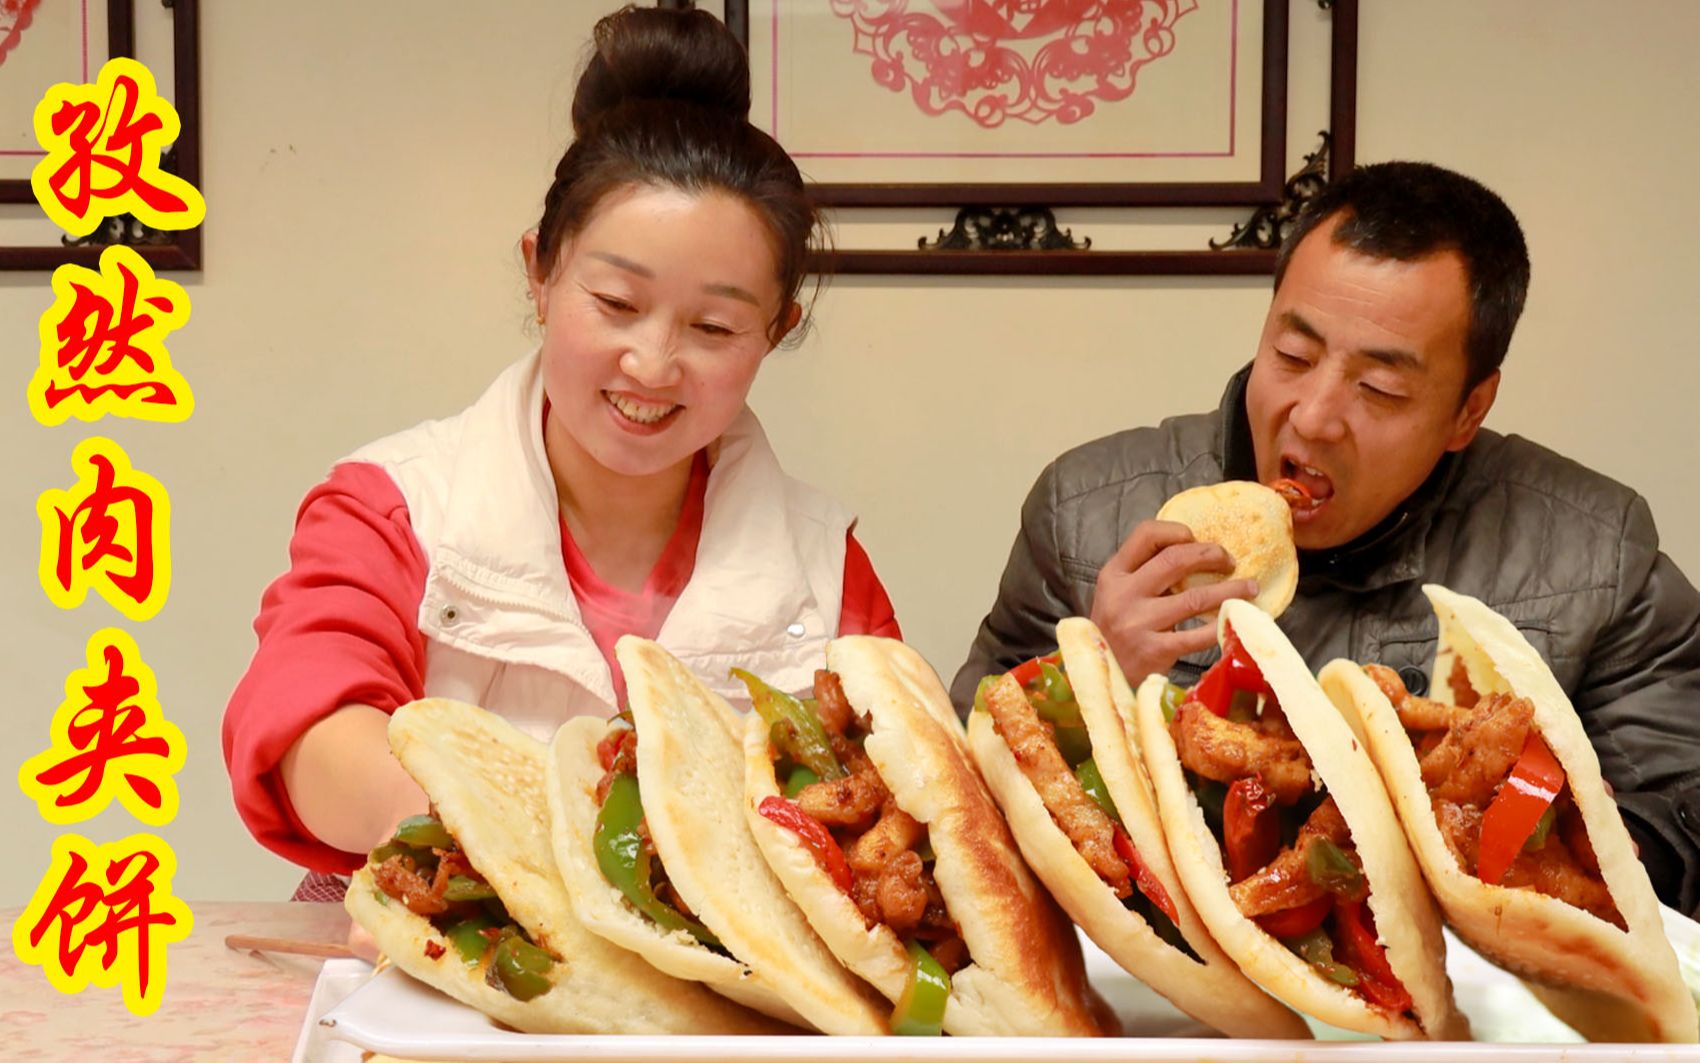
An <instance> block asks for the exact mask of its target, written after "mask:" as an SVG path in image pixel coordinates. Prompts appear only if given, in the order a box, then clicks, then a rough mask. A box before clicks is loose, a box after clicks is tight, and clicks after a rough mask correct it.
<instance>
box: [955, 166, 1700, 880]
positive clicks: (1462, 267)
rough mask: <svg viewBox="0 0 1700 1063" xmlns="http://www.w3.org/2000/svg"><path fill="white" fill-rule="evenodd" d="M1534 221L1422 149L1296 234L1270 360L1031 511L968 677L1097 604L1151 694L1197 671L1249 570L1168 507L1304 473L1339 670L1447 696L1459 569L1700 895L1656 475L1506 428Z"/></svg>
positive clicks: (1307, 562) (1695, 759)
mask: <svg viewBox="0 0 1700 1063" xmlns="http://www.w3.org/2000/svg"><path fill="white" fill-rule="evenodd" d="M1528 279H1529V261H1528V253H1527V251H1526V249H1525V245H1524V242H1523V234H1522V231H1521V229H1520V228H1519V226H1518V224H1517V220H1516V218H1515V217H1514V216H1513V215H1512V213H1511V211H1510V210H1509V208H1507V207H1506V205H1505V204H1504V203H1503V202H1502V201H1501V200H1500V199H1499V198H1498V197H1497V196H1495V195H1494V194H1493V193H1492V192H1490V191H1488V190H1487V189H1486V188H1483V187H1482V186H1481V185H1479V184H1477V183H1476V182H1474V181H1472V180H1470V179H1468V178H1466V177H1462V176H1460V175H1458V174H1455V173H1451V172H1449V171H1446V170H1443V169H1440V168H1438V167H1435V166H1430V165H1427V164H1421V163H1383V164H1379V165H1375V166H1367V167H1363V168H1361V169H1359V170H1356V171H1355V172H1353V173H1352V174H1350V175H1348V176H1347V177H1346V178H1345V179H1343V180H1341V181H1339V182H1337V183H1335V184H1333V185H1331V186H1329V187H1328V188H1327V189H1325V190H1324V191H1323V192H1322V193H1321V194H1320V195H1319V196H1318V197H1317V198H1316V199H1315V200H1313V201H1312V203H1311V204H1310V205H1309V206H1308V207H1307V209H1306V211H1305V212H1304V214H1303V215H1301V217H1300V219H1299V220H1298V222H1297V223H1296V225H1295V227H1294V230H1293V232H1292V233H1291V234H1290V235H1289V237H1288V239H1287V240H1286V242H1285V244H1284V246H1283V247H1282V249H1281V255H1280V258H1279V260H1278V262H1277V264H1276V269H1275V295H1274V300H1273V302H1272V303H1271V305H1270V308H1269V314H1268V318H1267V320H1266V321H1265V322H1264V326H1263V335H1262V338H1261V339H1260V340H1259V342H1258V347H1257V354H1256V357H1255V358H1254V359H1253V361H1252V363H1251V365H1250V366H1248V367H1246V368H1244V369H1242V370H1241V371H1240V372H1239V373H1237V374H1235V375H1234V377H1233V378H1232V379H1231V380H1230V381H1229V382H1228V388H1227V391H1226V392H1225V393H1224V395H1223V397H1222V403H1221V406H1220V408H1219V409H1218V410H1217V411H1216V412H1215V413H1212V414H1197V415H1191V416H1182V417H1175V418H1171V419H1169V420H1166V421H1164V422H1163V423H1162V424H1161V425H1159V426H1158V427H1156V428H1142V429H1135V430H1133V431H1128V432H1121V433H1118V434H1116V435H1113V436H1109V437H1107V438H1104V439H1099V440H1096V441H1094V442H1091V443H1087V444H1086V445H1084V446H1081V447H1078V448H1076V449H1074V450H1071V451H1069V452H1068V453H1066V454H1064V455H1063V456H1062V457H1060V458H1058V459H1057V460H1056V461H1055V462H1053V463H1052V464H1051V465H1050V467H1049V468H1047V469H1046V470H1045V471H1044V473H1043V474H1041V476H1040V477H1039V480H1038V483H1037V484H1035V485H1034V487H1033V490H1032V491H1031V493H1030V494H1029V495H1028V497H1027V501H1026V503H1025V504H1024V506H1023V507H1022V520H1021V531H1020V533H1019V535H1018V536H1017V538H1016V541H1015V546H1014V548H1013V549H1012V550H1011V552H1010V558H1009V563H1008V566H1007V567H1006V569H1005V570H1004V574H1003V580H1002V583H1001V585H1000V587H999V590H998V597H997V600H996V602H995V603H994V604H993V606H992V611H991V613H990V614H989V615H988V616H987V617H986V619H985V621H984V623H983V624H982V625H981V627H980V632H979V634H978V636H977V637H976V638H975V640H974V645H973V648H972V650H971V652H970V653H969V657H968V661H967V663H966V664H965V665H963V667H962V670H961V671H960V672H959V673H958V674H957V677H956V681H955V683H954V685H953V689H952V694H953V697H954V699H955V701H956V703H957V706H958V709H959V711H966V710H967V708H968V706H969V705H970V704H971V702H972V700H973V694H974V687H975V684H976V683H977V682H978V680H979V679H980V677H981V676H983V675H987V674H990V673H993V672H998V671H1003V670H1006V669H1009V668H1011V667H1013V666H1014V665H1016V664H1017V663H1019V662H1020V661H1022V660H1025V659H1027V658H1029V657H1032V656H1034V655H1036V654H1040V653H1045V652H1049V651H1050V650H1051V649H1052V648H1054V646H1055V642H1056V634H1055V631H1054V625H1055V623H1056V621H1057V620H1059V619H1061V618H1062V617H1065V616H1070V615H1089V616H1090V617H1091V618H1092V619H1093V621H1094V622H1096V623H1097V624H1098V626H1099V627H1100V628H1102V629H1103V631H1104V634H1105V637H1106V638H1107V639H1108V640H1109V642H1110V644H1111V647H1112V648H1113V649H1114V651H1115V653H1116V656H1117V658H1118V659H1119V660H1120V662H1121V665H1122V668H1123V670H1124V671H1125V672H1126V673H1127V675H1128V676H1129V678H1130V679H1132V680H1133V681H1134V682H1135V683H1137V682H1138V680H1139V679H1140V678H1141V677H1143V676H1145V675H1147V674H1149V673H1152V672H1168V673H1170V674H1171V676H1172V677H1173V678H1174V679H1175V681H1176V682H1179V683H1183V684H1187V685H1190V684H1191V683H1192V682H1194V681H1195V680H1196V679H1197V677H1198V676H1199V674H1200V673H1201V672H1202V671H1203V669H1204V668H1205V667H1206V666H1207V665H1208V664H1209V663H1210V662H1211V661H1212V660H1214V659H1215V656H1216V649H1215V631H1214V628H1213V627H1209V626H1197V625H1196V624H1188V625H1186V626H1184V627H1182V628H1180V629H1177V627H1176V625H1177V624H1182V622H1184V621H1188V620H1189V619H1190V618H1192V617H1195V616H1197V615H1198V614H1200V613H1205V612H1208V611H1210V610H1213V609H1215V608H1216V607H1217V606H1219V605H1220V604H1221V603H1222V602H1223V601H1224V600H1226V599H1228V598H1249V597H1252V596H1253V595H1254V594H1255V593H1256V588H1255V586H1254V585H1252V584H1251V583H1250V582H1249V581H1222V582H1218V583H1215V584H1212V585H1209V586H1204V587H1198V588H1194V589H1191V590H1188V591H1185V592H1183V593H1180V594H1173V595H1171V594H1168V593H1166V592H1167V590H1168V589H1169V588H1171V587H1173V586H1175V585H1176V584H1177V583H1179V582H1180V580H1181V579H1182V578H1183V577H1185V576H1186V575H1188V574H1190V573H1193V572H1227V571H1229V570H1230V569H1231V567H1232V566H1231V564H1230V562H1229V559H1228V556H1227V554H1226V552H1225V551H1223V550H1222V548H1221V547H1219V546H1217V545H1215V544H1206V543H1197V542H1194V541H1192V537H1191V535H1190V533H1189V532H1188V531H1187V529H1186V528H1184V527H1183V526H1181V525H1178V524H1172V523H1168V522H1158V521H1155V520H1152V519H1151V517H1152V516H1153V514H1155V513H1156V512H1157V509H1158V507H1159V506H1161V505H1162V504H1163V502H1164V501H1165V500H1166V499H1168V498H1169V497H1170V496H1171V495H1173V494H1175V493H1176V492H1178V491H1181V490H1184V489H1186V488H1189V487H1196V486H1199V485H1200V484H1208V483H1216V482H1219V481H1222V480H1258V481H1261V482H1263V483H1270V482H1271V481H1273V480H1276V479H1278V478H1280V477H1290V478H1292V479H1295V480H1298V481H1300V482H1301V483H1303V484H1304V485H1305V486H1306V487H1307V488H1308V489H1309V490H1310V493H1311V494H1312V495H1313V496H1314V497H1315V499H1316V504H1315V505H1314V506H1311V507H1307V508H1302V509H1299V510H1297V511H1295V513H1294V522H1293V523H1294V538H1295V539H1296V540H1297V543H1298V546H1299V565H1300V580H1299V588H1298V594H1297V596H1296V597H1295V599H1294V601H1293V604H1292V605H1291V606H1290V607H1289V608H1288V610H1287V611H1286V612H1285V613H1284V614H1283V615H1282V617H1281V620H1280V624H1281V628H1282V630H1283V631H1285V632H1286V634H1287V635H1288V636H1289V637H1290V638H1291V640H1292V642H1293V644H1294V645H1295V646H1296V647H1297V648H1298V650H1299V652H1300V653H1301V654H1303V655H1304V657H1305V659H1306V660H1307V661H1308V662H1310V664H1311V666H1312V667H1313V668H1320V667H1321V666H1322V665H1323V664H1324V663H1326V662H1327V661H1329V660H1331V659H1333V658H1335V657H1346V658H1350V659H1352V660H1356V661H1364V662H1368V661H1380V662H1382V663H1384V664H1387V665H1389V666H1391V667H1393V668H1395V669H1397V670H1398V671H1399V673H1400V675H1401V676H1402V677H1403V678H1404V680H1405V683H1406V685H1407V686H1409V687H1410V688H1411V689H1412V692H1413V693H1418V694H1420V693H1423V692H1424V690H1425V689H1426V686H1427V681H1426V677H1425V672H1426V668H1427V666H1428V664H1429V662H1431V661H1432V660H1433V656H1434V650H1435V641H1436V638H1437V630H1436V622H1435V619H1434V614H1433V611H1432V610H1431V608H1430V606H1429V604H1428V601H1427V599H1426V598H1424V597H1423V595H1422V593H1421V591H1420V587H1421V585H1422V584H1423V583H1428V582H1434V583H1441V584H1444V585H1446V586H1448V587H1451V588H1453V589H1455V590H1458V591H1462V592H1464V593H1466V594H1470V595H1473V596H1475V597H1477V598H1480V599H1482V600H1483V601H1485V602H1487V604H1489V605H1490V606H1492V607H1493V608H1494V609H1496V610H1498V611H1499V612H1500V613H1502V614H1504V615H1505V616H1506V617H1508V618H1509V619H1510V620H1511V621H1512V622H1514V623H1515V624H1516V625H1517V627H1518V628H1519V629H1520V630H1521V631H1522V632H1523V634H1524V635H1526V636H1527V637H1528V639H1529V641H1530V642H1531V643H1532V644H1533V645H1534V646H1535V648H1536V649H1537V650H1539V651H1540V653H1541V655H1542V656H1543V657H1544V658H1545V659H1546V661H1547V662H1548V664H1549V665H1551V667H1552V670H1553V672H1554V673H1555V674H1556V675H1557V677H1558V680H1559V682H1560V683H1561V684H1563V686H1564V688H1565V690H1566V692H1567V693H1568V694H1569V696H1570V698H1571V700H1572V702H1574V704H1575V706H1576V710H1577V712H1578V713H1579V714H1580V715H1581V717H1582V722H1583V725H1584V727H1585V728H1586V729H1587V732H1588V734H1589V736H1590V738H1591V739H1592V741H1593V743H1594V746H1595V749H1596V750H1597V751H1598V753H1599V757H1600V767H1601V769H1602V771H1603V773H1604V775H1605V777H1606V779H1607V780H1608V781H1609V782H1610V783H1611V785H1612V786H1613V787H1615V790H1616V796H1617V800H1618V804H1619V806H1620V807H1621V809H1622V810H1623V815H1624V820H1625V821H1626V822H1627V823H1628V825H1629V830H1630V833H1631V835H1632V836H1633V837H1634V839H1635V840H1636V842H1637V844H1638V845H1639V846H1640V853H1641V858H1642V860H1643V861H1644V862H1645V863H1646V865H1647V869H1648V872H1649V874H1650V875H1651V877H1652V880H1653V885H1654V888H1655V889H1656V890H1657V892H1658V894H1659V896H1660V898H1661V899H1662V900H1664V901H1665V903H1667V904H1670V905H1672V906H1673V907H1676V908H1678V909H1680V910H1682V911H1685V912H1693V911H1694V910H1695V908H1696V905H1697V903H1700V594H1697V593H1696V591H1695V589H1694V587H1693V586H1692V585H1691V584H1690V583H1689V582H1688V580H1687V579H1686V578H1684V576H1683V575H1682V573H1681V572H1680V571H1679V570H1678V569H1677V568H1676V566H1675V565H1674V564H1673V563H1672V562H1671V561H1670V559H1669V558H1667V557H1665V556H1664V555H1663V554H1662V553H1660V552H1659V549H1658V534H1657V532H1656V531H1655V530H1654V527H1653V519H1652V514H1651V513H1650V511H1649V510H1648V507H1647V503H1646V501H1645V500H1643V499H1642V498H1641V497H1640V496H1639V495H1637V494H1636V493H1635V492H1633V491H1631V490H1630V489H1628V488H1626V487H1624V486H1622V485H1621V484H1618V483H1615V482H1614V481H1612V480H1609V479H1607V478H1606V477H1604V476H1601V475H1599V474H1597V473H1594V472H1591V471H1589V470H1588V469H1586V468H1583V467H1582V466H1580V465H1578V464H1576V463H1575V462H1572V461H1569V460H1567V459H1565V458H1563V457H1560V456H1559V455H1557V454H1555V453H1553V452H1551V451H1549V450H1546V449H1544V448H1542V447H1539V446H1537V445H1535V444H1534V443H1531V442H1529V441H1527V440H1524V439H1520V438H1518V437H1516V436H1501V435H1498V434H1496V433H1494V432H1491V431H1486V430H1484V429H1482V427H1481V424H1482V419H1483V418H1484V417H1486V416H1487V413H1488V410H1489V409H1491V408H1492V406H1493V401H1494V396H1495V394H1496V393H1497V391H1498V389H1499V382H1500V368H1499V367H1500V363H1501V361H1502V360H1503V359H1504V356H1505V351H1506V348H1507V347H1508V346H1509V344H1510V341H1511V333H1512V330H1513V329H1514V328H1515V326H1516V323H1517V318H1518V315H1519V314H1520V313H1521V312H1522V308H1523V299H1524V294H1525V292H1526V291H1527V288H1528Z"/></svg>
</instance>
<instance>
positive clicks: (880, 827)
mask: <svg viewBox="0 0 1700 1063" xmlns="http://www.w3.org/2000/svg"><path fill="white" fill-rule="evenodd" d="M922 829H923V828H922V827H921V824H920V823H919V822H917V821H916V819H915V817H914V816H911V815H910V814H909V813H907V812H905V811H903V810H902V809H901V808H898V807H897V802H895V801H893V800H890V799H889V798H887V800H886V802H885V804H884V805H883V806H882V808H881V811H880V818H879V822H878V823H875V824H874V825H873V826H872V827H871V828H869V829H868V831H867V832H866V833H864V834H863V835H862V836H861V837H860V838H857V839H856V840H855V841H853V842H851V843H850V845H849V847H848V848H846V849H845V850H844V860H845V862H846V863H848V864H849V865H850V870H851V872H852V873H854V874H856V875H858V876H860V875H870V876H877V875H878V874H879V873H880V871H882V870H883V869H884V868H885V866H886V865H887V864H889V863H891V861H893V860H895V859H896V858H897V854H898V853H901V852H903V851H904V850H905V849H913V848H914V847H915V843H916V842H918V841H920V840H921V833H922Z"/></svg>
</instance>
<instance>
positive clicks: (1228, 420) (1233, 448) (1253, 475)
mask: <svg viewBox="0 0 1700 1063" xmlns="http://www.w3.org/2000/svg"><path fill="white" fill-rule="evenodd" d="M1250 379H1251V365H1250V364H1249V363H1247V364H1246V366H1245V367H1244V368H1242V369H1241V370H1240V371H1239V372H1237V373H1235V374H1234V375H1233V376H1232V377H1231V378H1229V380H1228V386H1227V388H1226V389H1225V390H1224V391H1223V392H1222V404H1221V406H1220V407H1219V408H1218V414H1219V416H1220V419H1221V434H1220V436H1219V439H1218V444H1217V445H1218V449H1219V450H1220V452H1221V455H1222V470H1223V477H1224V479H1229V480H1255V479H1257V456H1256V449H1255V448H1254V446H1253V444H1252V435H1251V420H1250V418H1249V417H1248V416H1247V414H1246V403H1245V398H1246V383H1247V381H1249V380H1250ZM1458 467H1459V461H1458V455H1457V454H1451V453H1448V454H1444V455H1442V456H1441V459H1440V461H1439V463H1438V464H1436V465H1435V467H1434V471H1433V472H1431V473H1429V476H1428V479H1427V480H1424V481H1423V483H1422V486H1420V487H1418V488H1417V489H1416V490H1415V491H1413V492H1412V493H1411V495H1410V496H1409V497H1408V498H1406V499H1405V501H1404V502H1402V503H1401V504H1400V505H1399V506H1398V507H1397V508H1395V509H1394V510H1393V512H1392V513H1389V514H1388V515H1387V517H1386V518H1385V519H1384V520H1382V522H1381V523H1380V524H1377V525H1376V526H1375V527H1373V528H1371V529H1370V530H1369V531H1367V532H1365V533H1363V534H1362V535H1360V536H1358V537H1357V538H1356V539H1353V540H1352V541H1351V542H1349V543H1346V544H1345V545H1343V546H1336V547H1333V548H1331V549H1328V550H1301V551H1299V579H1300V588H1301V589H1304V590H1314V589H1317V588H1319V587H1323V586H1332V587H1338V588H1340V589H1343V590H1348V591H1373V590H1379V589H1380V588H1382V587H1388V586H1391V585H1393V584H1395V583H1404V582H1407V581H1409V580H1414V579H1419V578H1421V576H1422V573H1423V569H1424V562H1425V559H1426V554H1427V546H1428V527H1429V524H1430V523H1431V522H1432V521H1433V519H1434V515H1435V513H1436V512H1437V511H1438V510H1439V509H1440V504H1441V502H1442V501H1443V500H1444V499H1445V498H1446V496H1447V494H1448V492H1449V491H1450V490H1451V487H1452V482H1453V481H1454V480H1455V479H1456V478H1457V475H1458Z"/></svg>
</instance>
